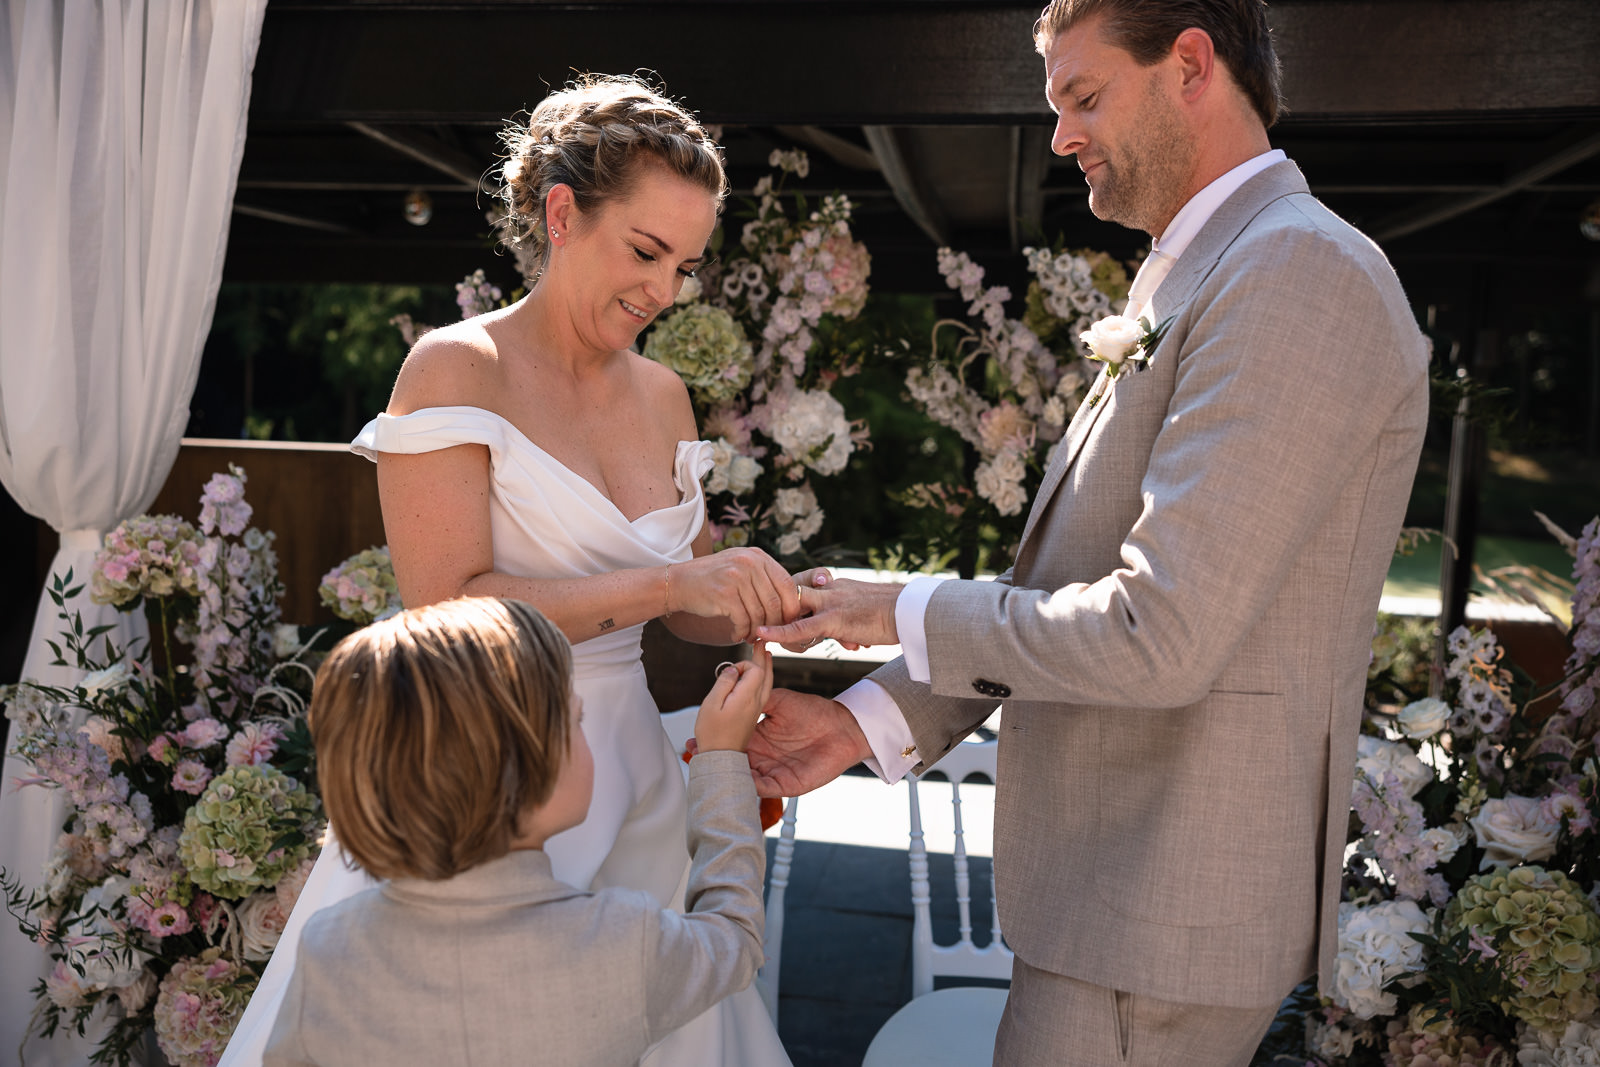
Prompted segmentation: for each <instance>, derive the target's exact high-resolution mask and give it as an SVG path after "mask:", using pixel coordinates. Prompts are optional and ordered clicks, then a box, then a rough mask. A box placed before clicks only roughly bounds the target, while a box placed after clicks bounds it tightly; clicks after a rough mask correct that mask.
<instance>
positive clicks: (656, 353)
mask: <svg viewBox="0 0 1600 1067" xmlns="http://www.w3.org/2000/svg"><path fill="white" fill-rule="evenodd" d="M768 162H769V165H770V166H772V167H773V168H775V176H774V175H768V176H766V177H763V178H762V179H761V181H760V182H758V183H757V185H756V188H755V196H756V200H755V201H754V202H753V203H752V204H751V217H750V218H749V219H748V221H747V222H746V223H745V225H744V227H743V230H742V232H741V235H740V240H739V245H738V247H737V248H736V249H734V250H733V252H732V253H731V254H729V255H728V256H727V258H726V261H725V262H721V263H713V264H711V265H709V266H707V267H703V268H701V270H700V271H699V272H698V276H697V277H696V278H693V279H690V281H689V282H687V283H686V284H685V285H684V287H683V290H682V292H681V293H680V294H679V298H678V304H679V306H678V307H677V308H676V309H674V310H673V311H671V312H669V313H667V314H666V315H664V316H663V317H662V318H661V319H660V320H659V321H658V322H657V323H656V325H655V326H654V327H653V328H652V329H651V331H650V333H649V335H648V336H647V338H646V339H645V344H644V349H643V352H644V355H646V356H647V357H649V358H651V359H654V360H656V361H657V362H659V363H662V364H663V365H665V366H668V367H671V368H672V369H673V370H675V371H677V372H678V374H679V375H680V376H681V377H682V378H683V379H684V382H685V383H686V384H687V385H688V386H689V395H690V397H691V399H692V400H693V402H694V406H695V415H696V417H697V418H698V420H699V423H700V427H701V432H702V433H703V434H704V435H705V436H706V437H707V438H708V439H710V440H711V442H712V446H713V452H712V458H713V463H714V465H713V467H712V470H711V472H710V473H709V474H708V475H707V479H706V483H705V489H706V495H707V498H708V503H709V505H710V509H711V516H712V520H713V521H712V536H713V540H714V541H715V543H716V546H717V547H718V548H726V547H730V546H735V545H744V544H752V543H754V544H760V545H761V546H762V547H765V548H768V549H770V550H772V551H774V552H775V553H776V554H778V555H780V556H785V557H794V556H795V555H797V554H798V553H799V552H800V551H801V549H802V546H803V545H804V544H805V542H807V541H808V540H810V539H811V538H812V537H813V536H815V535H816V533H817V532H818V531H819V530H820V529H821V528H822V521H823V511H822V508H821V507H820V506H819V505H818V503H817V497H816V492H815V489H814V487H813V485H812V479H813V477H822V478H826V477H830V476H832V475H836V474H838V473H839V472H840V471H842V470H844V468H845V465H846V463H847V462H848V461H849V459H850V456H851V455H852V454H853V453H854V451H855V450H856V449H857V448H859V447H862V446H863V445H864V444H865V443H866V440H867V431H866V428H865V427H864V426H863V425H861V424H858V423H854V422H852V421H851V420H850V419H849V417H848V416H847V415H846V414H845V410H844V405H843V404H841V403H840V402H839V400H838V398H836V397H835V396H834V395H833V393H832V391H831V390H832V388H833V386H834V384H835V383H836V382H837V381H838V380H839V379H840V378H842V377H845V376H848V375H850V374H853V373H855V371H856V370H858V369H859V364H857V363H855V362H854V357H852V356H850V355H847V354H846V353H845V352H844V351H843V350H842V349H841V347H840V346H837V345H835V344H833V343H831V334H832V331H833V329H834V328H836V327H837V325H838V324H840V323H843V322H848V321H850V320H853V319H855V318H856V317H857V316H858V315H859V314H860V313H861V309H862V307H863V306H864V305H865V303H866V298H867V291H868V286H867V277H868V275H869V273H870V271H871V257H870V256H869V255H868V254H867V250H866V248H865V246H863V245H862V244H861V243H860V242H858V241H856V240H855V239H854V238H853V237H852V236H851V233H850V215H851V210H852V208H851V204H850V201H849V199H848V198H846V197H843V196H828V197H824V198H823V200H822V202H821V203H820V204H819V205H817V207H816V209H815V210H810V209H808V206H807V202H806V200H805V198H804V197H803V196H799V195H796V196H793V197H785V196H784V195H783V194H782V183H783V181H784V179H785V178H786V176H787V175H790V174H793V175H795V176H797V177H800V178H804V177H805V176H806V175H807V174H808V173H809V170H810V164H809V161H808V160H807V157H806V155H805V153H804V152H799V151H794V152H782V151H775V152H773V153H772V155H771V157H770V158H769V160H768Z"/></svg>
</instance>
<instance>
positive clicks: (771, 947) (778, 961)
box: [661, 704, 800, 1026]
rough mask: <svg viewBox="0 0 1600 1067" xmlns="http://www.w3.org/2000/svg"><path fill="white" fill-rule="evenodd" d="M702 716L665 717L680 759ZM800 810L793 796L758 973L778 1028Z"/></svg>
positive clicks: (781, 833)
mask: <svg viewBox="0 0 1600 1067" xmlns="http://www.w3.org/2000/svg"><path fill="white" fill-rule="evenodd" d="M699 714H700V706H699V705H698V704H696V705H692V706H690V707H687V708H679V709H678V710H677V711H667V712H662V714H661V728H662V729H663V730H665V731H666V733H667V739H668V740H669V741H670V742H671V743H672V748H673V751H675V752H677V753H678V754H679V755H680V756H681V755H682V754H683V753H684V752H685V751H686V745H687V742H688V740H689V738H691V737H693V736H694V721H695V718H696V717H697V716H698V715H699ZM799 809H800V798H799V797H790V798H789V799H788V801H787V802H786V803H785V804H784V806H783V823H782V825H781V826H780V827H779V830H778V846H777V848H776V849H774V850H773V855H772V877H771V878H770V879H768V883H767V909H766V911H767V922H766V933H765V935H764V936H763V938H762V942H761V947H762V951H763V953H764V954H765V956H766V962H765V963H764V964H762V967H761V969H760V970H759V971H757V972H756V989H757V990H759V991H760V993H761V1002H762V1003H763V1004H765V1005H766V1006H767V1014H769V1015H771V1016H772V1023H773V1025H774V1026H776V1025H777V1023H778V969H779V967H780V966H781V965H782V962H783V903H784V896H785V894H786V892H787V891H788V888H789V870H790V868H791V866H792V865H793V863H794V828H795V816H796V814H797V813H798V812H799Z"/></svg>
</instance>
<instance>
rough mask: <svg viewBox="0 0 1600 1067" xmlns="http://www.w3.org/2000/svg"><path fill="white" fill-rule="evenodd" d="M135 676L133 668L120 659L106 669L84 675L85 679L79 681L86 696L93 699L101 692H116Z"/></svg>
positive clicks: (79, 685)
mask: <svg viewBox="0 0 1600 1067" xmlns="http://www.w3.org/2000/svg"><path fill="white" fill-rule="evenodd" d="M132 677H133V668H132V667H129V666H128V664H127V663H126V662H124V661H120V660H119V661H118V662H116V663H113V664H112V665H111V666H109V667H107V668H105V669H104V670H98V671H92V672H90V673H89V674H86V675H84V676H83V681H81V682H79V683H78V688H79V689H82V690H83V693H84V696H86V697H88V698H90V699H91V700H92V699H93V698H95V697H97V696H99V695H100V694H101V693H114V692H116V691H117V690H118V689H121V688H122V687H123V686H125V685H127V684H128V680H129V679H131V678H132Z"/></svg>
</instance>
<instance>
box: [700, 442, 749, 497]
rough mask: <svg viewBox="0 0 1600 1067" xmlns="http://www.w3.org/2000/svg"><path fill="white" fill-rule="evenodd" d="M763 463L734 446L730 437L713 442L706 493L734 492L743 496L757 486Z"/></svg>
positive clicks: (735, 494)
mask: <svg viewBox="0 0 1600 1067" xmlns="http://www.w3.org/2000/svg"><path fill="white" fill-rule="evenodd" d="M760 477H761V464H760V463H758V462H756V461H755V460H753V459H751V458H750V457H749V456H747V455H744V454H743V453H742V452H740V451H739V450H738V449H736V448H734V447H733V445H732V444H731V443H729V441H728V439H727V438H725V437H719V438H717V439H716V440H714V441H712V442H711V470H710V472H709V473H708V474H707V475H706V493H707V495H715V494H717V493H732V494H733V495H734V496H743V495H744V494H745V493H748V492H750V491H751V490H752V489H754V488H755V487H756V479H758V478H760Z"/></svg>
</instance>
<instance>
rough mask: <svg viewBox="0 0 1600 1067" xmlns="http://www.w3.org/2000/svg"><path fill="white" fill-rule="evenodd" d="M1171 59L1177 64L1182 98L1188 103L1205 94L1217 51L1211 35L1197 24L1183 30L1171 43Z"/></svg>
mask: <svg viewBox="0 0 1600 1067" xmlns="http://www.w3.org/2000/svg"><path fill="white" fill-rule="evenodd" d="M1172 59H1173V60H1174V62H1175V63H1176V64H1177V67H1178V76H1179V84H1180V86H1181V89H1180V91H1181V93H1182V96H1183V99H1184V101H1185V102H1186V103H1190V104H1192V103H1194V102H1195V101H1197V100H1199V99H1200V97H1202V96H1203V95H1205V92H1206V90H1207V89H1208V88H1210V86H1211V81H1212V77H1213V75H1214V74H1215V73H1216V64H1217V50H1216V46H1215V45H1213V44H1212V43H1211V35H1210V34H1209V33H1207V32H1206V31H1205V30H1202V29H1200V28H1199V27H1198V26H1191V27H1189V28H1188V29H1186V30H1184V31H1183V32H1182V33H1180V34H1178V36H1177V38H1176V39H1175V40H1174V41H1173V42H1172Z"/></svg>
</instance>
